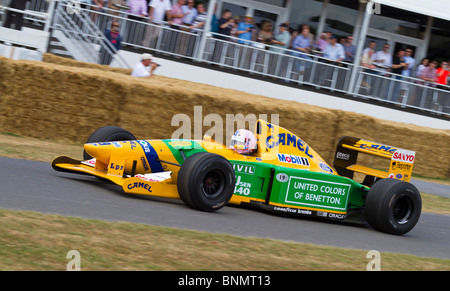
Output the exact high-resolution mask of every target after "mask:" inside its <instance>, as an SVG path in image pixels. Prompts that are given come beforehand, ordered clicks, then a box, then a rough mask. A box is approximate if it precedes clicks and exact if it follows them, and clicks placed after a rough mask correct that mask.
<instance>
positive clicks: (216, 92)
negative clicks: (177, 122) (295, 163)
mask: <svg viewBox="0 0 450 291" xmlns="http://www.w3.org/2000/svg"><path fill="white" fill-rule="evenodd" d="M0 90H1V91H0V92H1V99H0V130H1V131H3V132H5V131H8V132H14V133H17V134H21V135H25V136H30V137H42V138H51V139H62V140H71V141H74V142H84V141H85V140H86V139H87V137H88V136H89V135H90V134H91V133H92V132H93V131H94V130H95V129H97V128H98V127H101V126H104V125H117V126H120V127H123V128H126V129H128V130H130V131H131V132H133V133H134V134H135V135H136V137H137V138H147V139H163V138H170V137H171V136H172V134H173V133H174V132H175V131H176V130H177V129H178V128H179V126H172V125H171V121H172V119H173V118H174V116H177V114H185V115H183V116H187V118H188V119H189V120H190V121H191V122H192V123H194V122H195V124H194V125H193V126H191V128H190V129H191V132H190V134H191V137H192V138H195V137H198V136H194V134H195V133H196V132H195V131H194V126H199V128H200V131H201V132H200V136H202V135H203V134H204V133H205V132H206V131H208V130H209V129H210V128H211V127H212V126H214V125H211V126H207V125H206V123H204V122H205V121H206V120H205V117H220V119H221V120H222V124H221V126H222V127H223V131H224V136H223V140H224V141H225V142H226V140H227V137H230V136H231V134H232V133H233V132H234V130H235V129H236V126H237V125H236V124H235V123H232V124H231V125H230V124H226V123H227V122H226V121H227V117H230V116H231V117H232V118H234V117H237V116H238V115H239V114H240V115H242V117H247V116H249V115H252V114H253V115H255V116H256V117H260V115H261V116H264V115H266V116H267V118H268V119H269V121H273V120H271V117H272V115H273V114H278V119H279V124H280V125H281V126H283V127H285V128H287V129H288V130H290V131H292V132H293V133H295V134H297V135H298V136H299V137H300V138H302V139H303V140H304V141H305V142H307V143H308V144H309V145H310V146H311V147H313V148H314V149H315V150H316V151H317V152H318V153H319V154H320V155H321V156H322V157H323V158H324V159H325V160H326V161H328V162H329V163H331V162H332V161H333V156H334V152H335V146H336V143H337V141H338V139H339V138H340V137H341V136H345V135H348V136H355V137H360V138H364V139H368V140H373V141H376V142H380V143H385V144H388V145H392V146H396V147H401V148H406V149H410V150H414V151H416V152H417V154H416V163H415V166H414V172H415V173H417V174H421V175H426V176H435V177H450V160H449V158H448V157H449V156H450V147H449V146H448V145H449V144H450V130H435V129H430V128H424V127H420V126H414V125H409V124H403V123H395V122H387V121H383V120H379V119H376V118H373V117H369V116H366V115H362V114H356V113H351V112H345V111H342V110H332V109H325V108H320V107H317V106H313V105H307V104H301V103H298V102H294V101H286V100H276V99H272V98H268V97H264V96H258V95H253V94H248V93H244V92H241V91H237V90H232V89H223V88H217V87H214V86H210V85H204V84H199V83H194V82H189V81H184V80H176V79H171V78H167V77H163V76H155V77H154V78H152V79H141V78H134V77H132V76H130V71H129V70H123V69H120V70H116V69H112V68H110V67H107V66H101V65H95V64H87V63H82V62H77V61H73V60H68V59H64V58H60V57H56V56H53V55H50V54H46V55H45V56H44V62H35V61H13V60H10V59H6V58H2V57H0ZM195 106H201V107H196V108H197V109H198V108H201V116H196V117H197V118H194V107H195ZM209 114H214V115H209ZM232 118H231V119H230V120H231V121H235V120H234V119H232ZM197 134H198V133H197ZM364 161H365V159H364ZM367 162H368V163H369V166H374V167H379V168H383V167H385V165H386V162H385V161H382V162H373V161H372V160H371V159H367Z"/></svg>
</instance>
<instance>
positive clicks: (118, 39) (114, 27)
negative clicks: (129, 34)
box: [99, 21, 122, 66]
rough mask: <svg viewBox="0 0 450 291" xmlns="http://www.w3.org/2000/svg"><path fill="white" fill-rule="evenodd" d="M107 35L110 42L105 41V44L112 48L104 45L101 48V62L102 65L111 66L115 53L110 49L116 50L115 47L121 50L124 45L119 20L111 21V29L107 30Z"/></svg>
mask: <svg viewBox="0 0 450 291" xmlns="http://www.w3.org/2000/svg"><path fill="white" fill-rule="evenodd" d="M105 37H106V38H107V39H108V42H107V43H105V44H104V46H108V47H109V48H110V50H107V49H106V48H105V47H104V46H102V48H101V49H100V60H99V63H100V64H101V65H108V66H109V65H110V64H111V61H112V59H113V57H114V54H113V53H111V52H110V51H112V52H114V50H113V48H114V49H115V50H116V51H119V50H120V48H121V47H122V36H121V35H120V33H119V22H117V21H114V22H112V23H111V29H107V30H105Z"/></svg>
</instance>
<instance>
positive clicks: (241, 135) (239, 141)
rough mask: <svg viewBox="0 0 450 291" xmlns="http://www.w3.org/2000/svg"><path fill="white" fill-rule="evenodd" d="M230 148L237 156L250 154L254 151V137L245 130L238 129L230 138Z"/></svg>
mask: <svg viewBox="0 0 450 291" xmlns="http://www.w3.org/2000/svg"><path fill="white" fill-rule="evenodd" d="M230 148H231V149H233V150H235V151H236V152H237V153H239V154H251V153H252V152H253V151H254V150H256V138H255V135H254V134H253V133H252V132H251V131H250V130H246V129H239V130H238V131H236V132H235V133H234V135H233V136H232V137H231V143H230Z"/></svg>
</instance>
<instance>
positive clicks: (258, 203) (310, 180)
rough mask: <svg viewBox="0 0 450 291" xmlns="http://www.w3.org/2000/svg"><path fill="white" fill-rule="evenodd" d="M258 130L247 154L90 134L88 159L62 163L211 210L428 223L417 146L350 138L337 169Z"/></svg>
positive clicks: (399, 227) (275, 130)
mask: <svg viewBox="0 0 450 291" xmlns="http://www.w3.org/2000/svg"><path fill="white" fill-rule="evenodd" d="M254 136H255V137H256V141H257V142H256V150H255V151H254V152H253V153H251V154H246V155H245V154H239V153H237V152H236V151H235V150H233V149H232V148H230V147H226V146H224V145H223V144H220V143H217V142H214V141H213V140H211V139H208V138H204V139H203V140H174V139H167V140H137V139H136V138H135V137H134V136H133V135H132V134H131V133H130V132H128V131H126V130H124V129H121V128H119V127H115V126H105V127H102V128H99V129H98V130H97V131H95V132H94V133H93V134H92V135H91V136H90V137H89V139H88V141H87V143H86V144H85V145H84V150H85V153H84V159H83V160H75V159H72V158H69V157H65V156H61V157H57V158H55V159H54V160H53V161H52V167H53V168H54V169H55V170H57V171H64V172H73V173H80V174H89V175H94V176H97V177H99V178H103V179H107V180H110V181H111V182H113V183H115V184H117V185H120V186H121V187H122V189H123V191H125V192H126V193H133V194H143V195H152V196H160V197H167V198H178V199H181V200H183V201H184V203H186V204H187V205H189V206H191V207H192V208H194V209H198V210H202V211H216V210H219V209H220V208H222V207H223V206H225V205H227V204H228V203H229V204H234V205H243V206H250V207H257V208H260V209H264V210H268V211H272V212H276V213H280V214H292V215H300V216H310V217H317V218H327V219H332V220H346V219H349V218H350V217H352V215H353V214H355V215H357V216H361V215H363V217H365V219H366V220H367V222H368V223H369V224H370V225H371V226H372V227H373V228H375V229H377V230H380V231H383V232H387V233H391V234H397V235H400V234H404V233H407V232H408V231H410V230H411V229H412V228H413V227H414V226H415V225H416V223H417V221H418V220H419V217H420V214H421V208H422V202H421V197H420V193H419V191H418V190H417V189H416V187H414V185H412V184H411V183H409V179H410V178H411V172H412V167H413V163H414V159H415V153H414V152H412V151H408V150H404V149H399V148H395V147H391V146H387V145H384V144H379V143H376V142H370V141H366V140H363V139H358V138H352V137H343V138H341V139H340V140H339V142H338V144H337V148H336V153H335V158H334V164H333V166H330V165H329V164H327V163H326V162H325V160H324V159H323V158H321V157H320V155H319V154H318V153H317V152H316V151H315V150H313V149H312V148H311V147H310V146H309V145H308V144H307V143H306V142H304V141H303V140H302V139H300V138H299V137H298V136H296V135H295V134H293V133H292V132H290V131H288V130H286V129H284V128H282V127H280V126H278V125H275V124H271V123H268V122H266V121H264V120H258V121H257V122H256V125H255V130H254ZM359 154H369V155H372V156H377V157H381V158H385V159H389V160H390V165H389V170H388V171H381V170H378V169H373V168H370V167H367V166H362V165H360V164H358V163H357V160H358V155H359ZM355 172H356V173H360V174H359V175H361V174H363V175H364V176H365V179H364V181H363V182H361V183H359V182H356V181H355V180H354V179H353V175H354V173H355Z"/></svg>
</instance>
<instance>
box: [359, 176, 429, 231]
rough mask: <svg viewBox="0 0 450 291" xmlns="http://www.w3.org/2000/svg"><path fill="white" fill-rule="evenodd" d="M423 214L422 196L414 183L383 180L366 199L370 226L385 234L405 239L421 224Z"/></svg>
mask: <svg viewBox="0 0 450 291" xmlns="http://www.w3.org/2000/svg"><path fill="white" fill-rule="evenodd" d="M421 212H422V198H421V197H420V192H419V190H417V188H416V187H415V186H414V185H412V184H411V183H408V182H404V181H400V180H395V179H390V178H388V179H382V180H380V181H378V182H376V183H375V184H374V185H373V186H372V188H371V189H370V190H369V193H368V194H367V197H366V205H365V216H366V219H367V221H368V222H369V224H370V225H371V226H372V227H373V228H375V229H377V230H379V231H382V232H386V233H390V234H395V235H402V234H405V233H407V232H409V231H410V230H411V229H412V228H413V227H414V226H415V225H416V223H417V222H418V221H419V217H420V214H421Z"/></svg>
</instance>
